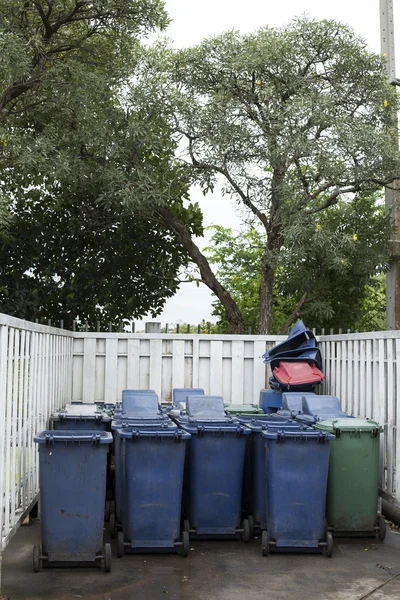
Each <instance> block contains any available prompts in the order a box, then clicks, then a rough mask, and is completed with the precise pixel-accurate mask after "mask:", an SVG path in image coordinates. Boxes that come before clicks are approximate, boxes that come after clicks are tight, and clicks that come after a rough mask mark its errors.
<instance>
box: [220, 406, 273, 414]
mask: <svg viewBox="0 0 400 600" xmlns="http://www.w3.org/2000/svg"><path fill="white" fill-rule="evenodd" d="M224 408H225V410H226V412H229V413H230V414H231V415H263V414H264V411H263V409H262V408H260V407H259V406H258V404H224Z"/></svg>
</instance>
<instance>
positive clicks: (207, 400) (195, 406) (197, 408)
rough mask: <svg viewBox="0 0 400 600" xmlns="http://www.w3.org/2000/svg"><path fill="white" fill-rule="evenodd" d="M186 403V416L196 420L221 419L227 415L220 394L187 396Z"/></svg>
mask: <svg viewBox="0 0 400 600" xmlns="http://www.w3.org/2000/svg"><path fill="white" fill-rule="evenodd" d="M186 405H187V414H188V416H189V417H192V418H194V419H196V420H198V421H201V420H202V419H207V420H208V419H212V420H215V421H221V420H222V421H223V420H225V419H226V417H227V415H226V413H225V408H224V399H223V398H222V396H188V399H187V403H186Z"/></svg>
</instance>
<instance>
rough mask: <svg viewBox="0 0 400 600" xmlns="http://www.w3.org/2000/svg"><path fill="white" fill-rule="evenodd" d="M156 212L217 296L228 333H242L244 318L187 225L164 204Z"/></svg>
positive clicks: (204, 281)
mask: <svg viewBox="0 0 400 600" xmlns="http://www.w3.org/2000/svg"><path fill="white" fill-rule="evenodd" d="M157 212H158V213H159V215H160V216H161V217H162V219H163V221H164V223H165V224H166V225H167V227H168V229H170V231H172V232H173V233H174V234H175V235H176V237H177V238H178V240H179V241H180V243H181V244H182V246H183V247H184V248H185V250H186V252H187V253H188V254H189V256H190V258H191V260H192V261H193V262H194V263H195V264H196V265H197V266H198V268H199V270H200V275H201V279H202V281H203V283H205V285H206V286H207V287H209V288H210V290H211V291H212V292H214V294H215V295H216V296H217V298H218V300H219V301H220V302H221V304H222V305H223V307H224V309H225V313H226V318H227V321H228V328H229V333H243V332H244V325H245V324H244V320H243V315H242V313H241V312H240V310H239V307H238V305H237V304H236V302H235V301H234V300H233V298H232V296H231V295H230V294H229V292H228V291H227V290H226V289H225V288H224V287H223V286H222V285H221V284H220V283H219V281H218V280H217V278H216V277H215V275H214V273H213V272H212V270H211V267H210V264H209V262H208V260H207V258H206V257H205V256H204V254H202V253H201V252H200V250H199V248H198V247H197V246H196V244H195V243H194V242H193V240H192V237H191V235H190V232H189V230H188V229H187V227H186V226H185V225H184V224H183V223H182V222H181V221H180V220H179V219H178V217H176V216H175V215H174V213H173V212H172V211H171V209H170V208H169V207H168V206H166V205H165V204H164V205H161V206H159V207H158V208H157Z"/></svg>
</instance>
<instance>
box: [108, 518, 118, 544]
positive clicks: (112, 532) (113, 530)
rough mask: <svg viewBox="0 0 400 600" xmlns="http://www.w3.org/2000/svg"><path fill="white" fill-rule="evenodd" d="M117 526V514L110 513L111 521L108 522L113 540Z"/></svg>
mask: <svg viewBox="0 0 400 600" xmlns="http://www.w3.org/2000/svg"><path fill="white" fill-rule="evenodd" d="M115 528H116V524H115V514H114V513H112V514H111V515H110V522H109V524H108V529H109V531H110V536H111V539H112V540H113V539H114V538H115Z"/></svg>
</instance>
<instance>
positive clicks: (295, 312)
mask: <svg viewBox="0 0 400 600" xmlns="http://www.w3.org/2000/svg"><path fill="white" fill-rule="evenodd" d="M308 301H309V298H308V292H304V294H303V295H302V297H301V298H300V300H299V301H298V302H297V304H296V305H295V307H294V309H293V312H292V314H291V315H290V317H288V318H287V319H286V321H285V322H284V324H283V327H282V333H288V331H289V327H290V325H291V323H292V322H293V321H294V319H295V318H296V317H298V315H299V311H300V308H301V307H302V306H303V305H304V304H306V302H308Z"/></svg>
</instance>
